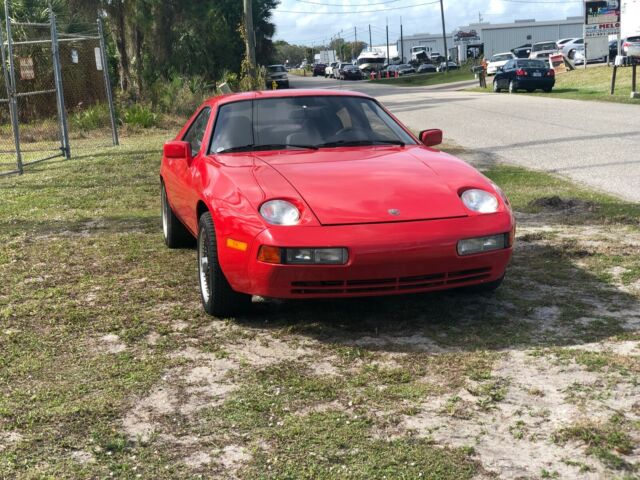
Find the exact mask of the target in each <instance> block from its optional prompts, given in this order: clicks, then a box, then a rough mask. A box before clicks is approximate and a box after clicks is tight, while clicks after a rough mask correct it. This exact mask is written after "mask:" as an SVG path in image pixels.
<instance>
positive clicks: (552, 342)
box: [236, 241, 640, 353]
mask: <svg viewBox="0 0 640 480" xmlns="http://www.w3.org/2000/svg"><path fill="white" fill-rule="evenodd" d="M585 255H589V253H588V252H585V251H582V250H575V249H571V248H566V249H561V248H556V247H552V246H548V245H543V244H540V243H537V242H535V241H534V242H531V243H524V242H522V243H521V244H520V246H518V247H517V249H516V251H515V255H514V259H513V262H512V265H511V266H510V268H509V270H508V273H507V277H506V279H505V282H504V284H503V286H502V287H501V288H500V289H499V290H498V291H496V292H495V293H493V294H482V295H480V294H472V293H467V292H465V291H463V290H449V291H441V292H433V293H426V294H417V295H404V296H390V297H374V298H364V299H362V298H361V299H338V300H305V301H265V302H261V303H257V304H255V303H254V306H253V311H252V312H251V313H250V314H249V315H246V316H244V317H239V318H237V319H236V321H237V322H238V323H240V324H244V325H245V326H252V327H255V328H260V329H261V328H266V329H282V328H285V329H287V330H288V331H292V332H295V333H298V334H301V335H306V336H309V337H312V338H314V339H317V340H319V341H322V342H325V343H328V344H334V345H335V344H339V345H344V346H347V347H357V348H362V349H370V350H382V351H398V352H403V351H404V352H406V351H424V352H432V353H436V352H441V351H442V350H443V349H444V350H453V351H458V350H468V351H474V350H477V349H490V350H502V349H511V348H536V347H553V346H567V345H575V344H581V343H589V342H597V341H600V340H603V339H605V338H608V337H611V336H614V335H620V334H624V333H625V331H626V330H625V327H626V325H625V322H626V321H627V320H628V316H626V315H625V314H623V313H621V312H623V311H626V312H628V311H629V309H631V310H636V311H637V312H638V318H637V320H638V321H640V303H639V302H638V299H637V298H635V297H633V296H632V295H629V294H626V293H624V292H622V291H619V290H615V289H614V288H612V287H611V286H610V285H608V284H606V283H604V282H603V281H602V280H601V279H599V278H597V277H595V276H594V275H592V274H590V273H589V272H587V271H585V270H583V269H580V268H578V267H576V266H575V263H574V260H576V259H578V258H583V256H585Z"/></svg>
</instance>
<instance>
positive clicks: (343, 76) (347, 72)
mask: <svg viewBox="0 0 640 480" xmlns="http://www.w3.org/2000/svg"><path fill="white" fill-rule="evenodd" d="M339 78H340V80H362V78H363V77H362V72H361V71H360V69H359V68H358V67H356V66H355V65H353V64H352V63H347V64H345V65H344V67H342V70H340V77H339Z"/></svg>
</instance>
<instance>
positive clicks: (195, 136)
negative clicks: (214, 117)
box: [182, 107, 211, 156]
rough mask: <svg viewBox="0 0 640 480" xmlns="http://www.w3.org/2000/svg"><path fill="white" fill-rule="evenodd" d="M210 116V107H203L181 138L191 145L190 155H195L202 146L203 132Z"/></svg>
mask: <svg viewBox="0 0 640 480" xmlns="http://www.w3.org/2000/svg"><path fill="white" fill-rule="evenodd" d="M210 116H211V109H210V108H209V107H206V108H204V109H203V110H202V111H201V112H200V114H198V116H197V117H196V119H195V120H194V121H193V123H192V124H191V126H190V127H189V130H187V133H186V134H185V136H184V138H183V139H182V140H183V141H185V142H188V143H189V144H190V145H191V155H193V156H196V155H197V154H198V152H200V147H201V146H202V140H203V138H204V132H205V130H206V129H207V123H208V122H209V117H210Z"/></svg>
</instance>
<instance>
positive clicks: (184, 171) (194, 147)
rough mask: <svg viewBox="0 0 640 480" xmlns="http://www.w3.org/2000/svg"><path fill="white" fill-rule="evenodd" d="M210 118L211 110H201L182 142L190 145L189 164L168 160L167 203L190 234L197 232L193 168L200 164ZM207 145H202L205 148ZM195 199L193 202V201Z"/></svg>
mask: <svg viewBox="0 0 640 480" xmlns="http://www.w3.org/2000/svg"><path fill="white" fill-rule="evenodd" d="M210 118H211V108H210V107H205V108H203V109H202V110H201V111H200V112H199V113H198V115H197V116H196V117H195V119H194V120H193V122H192V123H191V125H190V126H189V128H188V129H187V131H186V133H185V134H184V136H183V137H182V141H184V142H187V143H189V144H190V145H191V155H192V157H193V158H192V160H191V162H189V163H187V162H185V161H184V160H182V159H173V160H169V162H170V163H169V170H170V171H171V173H172V175H173V177H174V178H173V179H172V180H173V181H172V182H171V185H170V188H169V189H168V191H167V195H168V197H169V202H170V203H171V206H172V207H173V211H174V212H175V213H176V215H178V217H179V218H180V220H181V221H182V223H184V224H185V226H186V227H187V228H189V229H190V230H191V231H192V232H196V231H197V219H196V218H195V205H196V204H197V201H198V200H197V199H198V190H197V186H196V183H200V182H199V178H196V177H199V174H198V173H197V169H196V168H195V167H196V166H197V164H198V163H199V162H200V160H201V157H202V155H205V154H206V152H204V153H203V150H204V149H203V144H204V143H206V142H205V141H204V138H205V133H206V131H207V127H208V125H209V119H210ZM206 147H207V145H204V148H206ZM194 199H195V200H194Z"/></svg>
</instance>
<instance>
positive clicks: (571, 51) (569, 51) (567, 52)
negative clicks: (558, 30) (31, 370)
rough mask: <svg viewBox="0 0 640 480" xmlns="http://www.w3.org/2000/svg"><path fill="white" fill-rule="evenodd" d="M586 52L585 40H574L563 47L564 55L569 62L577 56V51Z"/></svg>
mask: <svg viewBox="0 0 640 480" xmlns="http://www.w3.org/2000/svg"><path fill="white" fill-rule="evenodd" d="M579 49H582V50H584V38H574V39H573V40H571V41H569V42H567V43H565V44H564V45H563V47H562V54H563V55H564V56H565V57H567V58H568V59H569V60H573V57H574V56H575V54H576V50H579Z"/></svg>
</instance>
